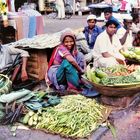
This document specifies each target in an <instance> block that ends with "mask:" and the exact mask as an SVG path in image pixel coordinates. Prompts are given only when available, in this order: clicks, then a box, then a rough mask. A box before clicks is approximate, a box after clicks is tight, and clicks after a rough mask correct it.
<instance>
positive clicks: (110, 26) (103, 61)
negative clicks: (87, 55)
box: [93, 20, 125, 67]
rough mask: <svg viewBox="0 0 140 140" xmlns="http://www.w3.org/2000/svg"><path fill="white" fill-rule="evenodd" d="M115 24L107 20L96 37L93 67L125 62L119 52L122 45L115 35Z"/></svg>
mask: <svg viewBox="0 0 140 140" xmlns="http://www.w3.org/2000/svg"><path fill="white" fill-rule="evenodd" d="M117 26H118V23H117V22H116V21H114V20H109V21H107V23H106V30H105V31H104V32H102V33H101V34H100V35H99V36H98V37H97V39H96V42H95V46H94V48H93V57H94V67H110V66H114V65H116V64H125V58H124V57H123V55H121V54H120V52H119V51H120V49H122V45H121V43H120V41H119V38H118V37H117V35H116V30H117Z"/></svg>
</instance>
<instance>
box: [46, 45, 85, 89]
mask: <svg viewBox="0 0 140 140" xmlns="http://www.w3.org/2000/svg"><path fill="white" fill-rule="evenodd" d="M64 55H72V56H73V58H74V59H75V61H76V62H77V64H78V65H79V66H80V67H81V68H82V69H83V68H84V55H83V54H82V53H81V52H78V51H77V50H76V49H74V50H73V51H72V52H70V51H69V50H68V49H67V48H66V47H65V46H64V45H63V44H62V45H59V46H58V47H56V48H55V49H54V51H53V53H52V56H51V58H50V61H49V64H48V72H47V76H48V79H49V81H50V82H51V84H52V85H53V86H54V87H55V88H56V89H58V90H65V89H67V88H70V89H71V88H72V89H80V77H79V73H78V71H77V70H76V68H75V67H74V66H73V65H72V64H71V63H70V62H69V61H68V60H67V59H65V58H64V57H63V56H64ZM54 62H55V64H54Z"/></svg>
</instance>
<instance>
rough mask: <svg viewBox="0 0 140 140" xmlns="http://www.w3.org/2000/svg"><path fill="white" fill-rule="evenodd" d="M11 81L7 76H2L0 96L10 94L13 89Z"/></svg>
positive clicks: (0, 75)
mask: <svg viewBox="0 0 140 140" xmlns="http://www.w3.org/2000/svg"><path fill="white" fill-rule="evenodd" d="M11 85H12V83H11V81H10V80H9V78H8V77H7V76H6V75H3V74H0V95H2V94H6V93H9V91H10V89H11Z"/></svg>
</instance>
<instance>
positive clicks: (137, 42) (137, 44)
mask: <svg viewBox="0 0 140 140" xmlns="http://www.w3.org/2000/svg"><path fill="white" fill-rule="evenodd" d="M133 46H135V47H140V31H138V32H137V34H136V36H135V38H134V40H133Z"/></svg>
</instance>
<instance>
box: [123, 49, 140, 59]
mask: <svg viewBox="0 0 140 140" xmlns="http://www.w3.org/2000/svg"><path fill="white" fill-rule="evenodd" d="M121 53H122V54H123V55H124V57H125V58H127V59H129V60H135V61H137V62H140V48H129V49H128V50H127V51H121Z"/></svg>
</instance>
